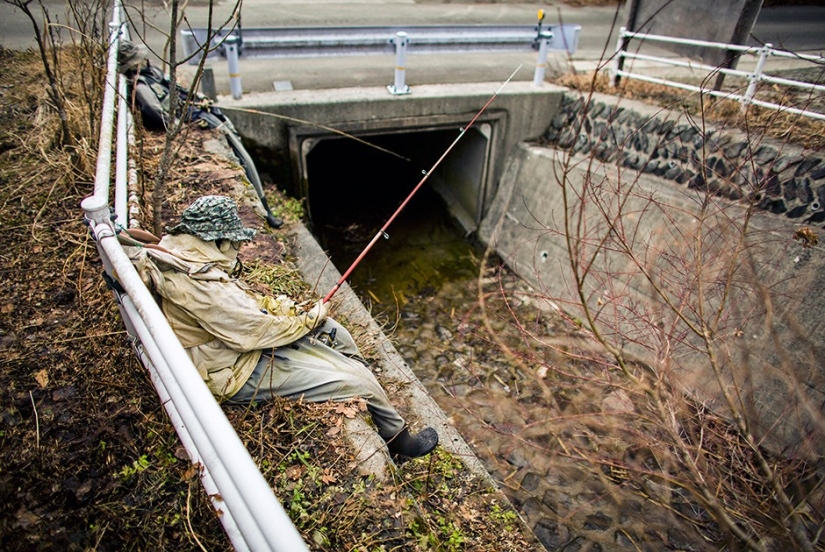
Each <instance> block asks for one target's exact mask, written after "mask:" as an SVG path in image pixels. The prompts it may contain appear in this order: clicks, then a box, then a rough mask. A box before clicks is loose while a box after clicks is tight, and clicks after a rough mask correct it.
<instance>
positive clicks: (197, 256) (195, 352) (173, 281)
mask: <svg viewBox="0 0 825 552" xmlns="http://www.w3.org/2000/svg"><path fill="white" fill-rule="evenodd" d="M160 247H161V248H162V249H148V248H146V249H141V250H139V251H138V252H137V253H136V254H135V255H133V262H134V263H135V266H136V267H137V269H138V272H139V273H140V275H141V277H142V278H143V280H144V282H145V283H146V285H147V286H148V287H149V288H150V289H153V290H155V291H156V292H157V294H158V295H160V296H161V298H162V301H161V306H162V308H163V312H164V314H166V318H167V320H168V321H169V325H170V326H171V327H172V330H174V332H175V334H176V335H177V337H178V339H179V340H180V342H181V344H182V345H183V347H184V348H185V349H186V352H187V353H189V357H190V358H191V359H192V362H193V363H194V365H195V366H196V367H197V369H198V372H200V375H201V377H202V378H203V379H204V381H206V384H207V385H208V386H209V389H210V390H211V391H212V393H213V394H214V395H215V396H216V397H218V398H219V399H227V398H230V397H232V395H234V394H235V393H237V392H238V390H239V389H240V388H241V387H242V386H243V384H244V383H245V382H246V380H247V379H249V376H250V375H251V374H252V371H253V370H254V369H255V365H256V364H257V362H258V360H259V359H260V357H261V350H262V349H268V348H271V347H281V346H283V345H287V344H289V343H292V342H293V341H295V340H297V339H300V338H301V337H303V336H304V335H306V334H307V333H308V332H309V331H310V329H311V328H312V326H313V322H312V321H311V320H309V319H308V317H307V316H306V315H304V314H299V313H298V312H297V309H296V308H295V303H294V302H293V301H292V300H290V299H288V298H287V297H285V296H281V297H277V298H272V297H268V296H265V295H262V294H260V293H258V292H256V291H254V290H252V289H250V288H249V287H248V286H246V285H245V284H244V283H243V282H241V281H239V280H237V279H235V278H231V277H230V276H229V274H228V272H231V271H232V269H233V267H234V266H235V263H236V261H237V251H235V250H234V249H233V248H232V247H231V245H230V244H229V242H226V247H225V249H226V250H225V251H224V250H220V249H218V247H217V245H216V244H215V242H206V241H203V240H201V239H199V238H196V237H195V236H190V235H188V234H179V235H175V236H165V237H164V238H163V239H162V240H161V242H160Z"/></svg>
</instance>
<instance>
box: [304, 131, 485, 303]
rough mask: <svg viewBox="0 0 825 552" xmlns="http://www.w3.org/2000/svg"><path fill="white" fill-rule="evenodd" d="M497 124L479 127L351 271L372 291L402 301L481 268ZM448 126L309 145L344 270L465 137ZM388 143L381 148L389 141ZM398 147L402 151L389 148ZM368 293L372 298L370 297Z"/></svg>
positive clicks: (327, 230) (313, 187)
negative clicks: (477, 246) (478, 237)
mask: <svg viewBox="0 0 825 552" xmlns="http://www.w3.org/2000/svg"><path fill="white" fill-rule="evenodd" d="M485 130H486V131H487V133H489V128H480V129H475V128H471V129H469V130H468V131H467V132H466V133H465V134H464V136H462V137H461V140H460V141H459V142H458V143H457V144H456V146H455V147H454V148H453V149H452V150H451V151H450V153H449V154H448V155H447V157H445V158H444V160H443V161H442V162H441V163H440V164H439V166H438V168H436V170H435V171H433V173H432V175H431V176H430V177H429V178H428V179H427V182H426V183H425V184H424V185H423V186H422V187H421V188H420V189H419V191H418V192H417V193H416V194H415V196H413V198H412V199H411V200H410V202H409V203H408V204H407V205H406V206H405V208H404V210H403V211H402V212H401V213H400V214H399V216H398V217H397V218H396V219H394V220H393V222H392V224H391V225H390V226H389V228H388V229H387V235H388V236H389V241H385V240H383V239H382V240H379V241H378V242H377V243H376V245H375V247H374V248H373V249H372V250H371V251H370V254H369V256H368V257H367V258H365V260H364V261H363V263H362V265H363V266H362V265H359V268H358V270H357V271H356V272H354V273H353V275H352V276H351V278H350V283H351V284H353V285H354V286H355V288H356V290H357V291H359V293H360V294H361V295H362V298H364V299H367V298H369V299H371V300H373V301H378V302H385V301H391V302H393V303H394V302H395V301H396V300H400V301H401V302H404V300H405V299H406V298H407V297H408V296H409V295H410V294H416V293H418V292H419V291H420V290H421V289H423V288H427V287H438V285H439V284H440V283H441V282H443V281H444V280H446V279H450V278H453V277H454V276H455V275H456V273H459V274H462V273H469V272H470V271H472V270H474V267H473V265H472V264H471V263H470V261H471V258H472V255H471V254H470V250H471V249H472V248H473V246H472V244H470V243H469V242H468V241H467V240H466V239H465V234H466V233H467V231H469V230H472V229H473V228H474V227H475V221H476V220H477V218H478V217H479V216H480V213H481V210H482V209H483V205H482V204H481V203H482V202H481V200H480V193H481V192H482V190H483V189H484V177H485V175H486V168H485V165H486V162H487V148H488V137H487V135H485V132H484V131H485ZM459 133H460V129H458V128H445V129H436V130H420V131H412V132H395V133H389V134H376V135H371V136H365V137H362V139H363V140H365V141H368V142H369V143H370V144H372V145H374V146H376V147H371V146H369V145H367V144H364V143H362V142H359V141H357V140H353V139H350V138H345V137H330V138H321V139H315V140H313V142H312V144H311V148H304V151H306V149H309V152H308V153H306V154H305V156H306V157H305V163H304V167H306V169H305V175H304V181H305V185H306V194H307V198H308V210H309V213H310V216H311V220H312V230H313V233H314V234H315V235H316V237H317V239H318V240H319V242H320V243H321V245H322V246H323V247H324V248H325V249H326V250H327V251H328V252H329V254H330V256H331V258H332V261H333V263H334V264H335V265H336V267H337V268H338V269H339V270H340V271H341V272H344V271H345V270H346V269H347V268H348V267H349V265H350V264H351V263H352V262H353V261H354V260H355V259H356V258H357V256H358V255H359V253H360V252H361V251H362V250H363V249H364V247H365V246H366V245H367V244H368V243H369V241H370V240H371V239H372V238H373V237H374V236H375V234H376V233H377V232H378V231H379V230H380V229H381V227H382V226H383V225H384V224H386V222H387V221H388V220H389V219H390V217H392V215H393V213H394V212H395V211H396V210H397V209H398V207H399V206H400V205H401V204H402V202H403V201H404V200H405V199H406V198H407V197H408V196H409V194H410V193H411V192H412V190H413V189H415V187H416V185H417V184H418V183H419V182H420V181H421V180H422V178H424V175H425V172H426V171H429V170H430V168H431V167H432V166H433V165H434V164H435V163H436V162H437V161H438V159H439V158H440V157H441V156H442V155H443V154H444V152H445V151H446V150H447V149H448V148H449V147H450V145H451V144H452V143H453V142H454V141H455V139H456V137H458V136H459ZM379 148H380V149H379ZM388 152H393V153H394V154H395V155H393V154H391V153H388ZM365 295H366V297H365Z"/></svg>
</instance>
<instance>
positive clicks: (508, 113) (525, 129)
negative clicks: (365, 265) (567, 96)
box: [221, 82, 564, 201]
mask: <svg viewBox="0 0 825 552" xmlns="http://www.w3.org/2000/svg"><path fill="white" fill-rule="evenodd" d="M500 87H501V83H475V84H463V85H427V86H417V87H415V89H414V90H413V93H412V94H409V95H404V96H393V95H391V94H389V93H388V92H387V90H386V88H351V89H337V90H314V91H291V92H276V93H267V94H253V95H247V96H245V97H244V99H242V100H238V101H232V100H228V101H226V102H222V103H221V109H223V110H224V111H225V112H226V113H227V114H228V115H229V116H230V117H231V118H232V121H233V122H234V124H235V126H236V127H237V129H238V131H239V132H240V133H241V135H243V137H244V142H245V145H247V147H248V149H250V151H252V152H253V154H257V155H256V159H258V160H260V163H259V165H260V166H261V168H262V169H263V170H265V171H267V172H269V173H270V174H272V175H273V176H274V177H275V178H276V179H277V181H278V182H279V183H281V184H284V185H287V186H290V189H291V190H292V191H293V192H295V193H296V194H297V193H298V192H299V191H300V190H301V187H302V185H305V183H302V177H303V174H302V171H304V170H305V166H303V165H302V163H303V157H304V155H305V154H306V150H305V148H307V147H311V146H312V140H313V139H318V138H319V137H323V136H331V135H334V131H333V130H332V129H335V130H338V131H343V132H347V133H351V134H354V135H357V136H365V135H369V134H375V133H392V132H398V131H400V130H403V129H407V130H416V129H425V130H426V129H428V128H432V129H435V128H445V127H452V128H455V129H456V130H457V131H458V129H460V128H462V127H463V126H464V125H466V124H467V123H469V122H470V120H471V119H472V118H473V116H474V115H475V114H476V113H477V112H478V111H479V110H480V109H481V108H482V106H484V104H485V103H486V102H487V100H489V99H490V97H491V96H492V95H493V94H494V93H495V92H496V90H497V89H498V88H500ZM563 92H564V89H563V88H560V87H556V86H552V85H549V84H545V85H544V86H542V87H534V86H532V84H531V83H525V82H511V83H509V84H508V85H507V86H506V87H504V89H503V90H502V91H501V92H500V93H499V94H498V96H497V97H496V98H495V100H494V101H493V102H492V104H491V105H490V106H489V107H488V109H487V110H486V111H485V113H484V114H483V115H482V116H481V117H480V118H479V119H478V121H477V123H476V125H478V126H480V125H482V124H484V123H488V124H489V128H490V137H489V158H488V161H487V165H486V167H485V170H484V176H485V177H486V182H482V183H481V185H482V186H483V187H484V188H485V200H486V201H489V199H491V198H492V196H493V194H494V193H495V187H494V186H495V182H497V181H498V176H499V175H500V174H501V169H502V167H503V164H504V159H505V158H506V155H507V152H509V151H510V149H511V148H512V147H513V146H514V145H515V144H516V143H517V142H520V141H522V140H529V139H537V138H539V137H540V136H541V135H542V134H543V133H544V131H545V130H546V128H547V122H548V121H549V120H550V119H552V117H553V115H554V114H555V113H556V112H557V110H558V105H559V102H560V101H561V97H562V94H563ZM485 147H486V146H485ZM456 150H457V151H454V153H456V154H458V155H461V154H462V153H461V150H460V149H459V148H456ZM473 155H474V154H473ZM462 193H464V194H466V190H465V191H464V192H462Z"/></svg>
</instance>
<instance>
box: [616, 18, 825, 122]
mask: <svg viewBox="0 0 825 552" xmlns="http://www.w3.org/2000/svg"><path fill="white" fill-rule="evenodd" d="M631 39H638V40H641V41H646V42H664V43H670V44H682V45H686V46H700V47H705V48H716V49H720V50H727V51H732V52H738V53H739V54H745V55H752V56H756V57H757V61H756V66H755V69H754V70H753V71H740V70H736V69H729V68H725V67H715V66H712V65H705V64H702V63H693V62H686V61H680V60H675V59H669V58H663V57H657V56H651V55H646V54H639V53H634V52H629V51H627V50H626V48H627V45H628V42H629V40H631ZM770 57H780V58H785V59H794V60H800V61H808V62H811V63H815V64H818V65H820V66H822V65H823V64H825V57H823V56H814V55H808V54H797V53H794V52H789V51H786V50H777V49H775V48H773V45H772V44H770V43H768V44H765V45H764V46H761V47H760V46H742V45H738V44H725V43H722V42H707V41H703V40H691V39H686V38H675V37H670V36H662V35H654V34H648V33H637V32H631V31H628V30H627V29H626V28H625V27H622V28H621V29H619V37H618V40H617V43H616V53H615V55H614V57H613V62H612V65H611V68H610V84H611V86H616V84H617V82H618V79H619V78H620V77H626V78H632V79H637V80H641V81H646V82H651V83H655V84H662V85H665V86H671V87H674V88H680V89H682V90H690V91H691V92H699V93H702V94H708V95H710V96H716V97H721V98H726V99H729V100H735V101H738V102H740V103H741V104H742V108H743V109H745V108H746V107H747V106H748V105H758V106H760V107H766V108H769V109H776V110H781V111H784V112H788V113H794V114H798V115H803V116H805V117H811V118H814V119H820V120H825V114H823V113H818V112H816V111H810V110H807V109H798V108H796V107H790V106H786V105H781V104H777V103H773V102H766V101H762V100H759V99H757V98H755V97H754V96H755V94H756V91H757V88H758V85H759V83H763V82H764V83H769V84H778V85H782V86H790V87H795V88H800V89H803V90H808V91H810V92H825V86H823V85H820V84H813V83H809V82H802V81H797V80H793V79H784V78H780V77H776V76H770V75H767V74H765V72H764V71H765V63H766V62H767V60H768V59H769V58H770ZM625 59H630V60H640V61H650V62H654V63H661V64H663V65H670V66H674V67H683V68H686V69H699V70H703V71H707V72H708V73H709V74H711V73H722V74H724V75H730V76H733V77H738V78H743V79H745V80H747V82H748V86H747V89H746V90H745V93H744V94H737V93H735V92H726V91H722V90H714V89H712V88H705V87H702V86H696V85H692V84H687V83H682V82H677V81H673V80H670V79H665V78H660V77H653V76H650V75H643V74H640V73H634V72H631V71H625V70H623V69H621V67H622V64H623V60H625Z"/></svg>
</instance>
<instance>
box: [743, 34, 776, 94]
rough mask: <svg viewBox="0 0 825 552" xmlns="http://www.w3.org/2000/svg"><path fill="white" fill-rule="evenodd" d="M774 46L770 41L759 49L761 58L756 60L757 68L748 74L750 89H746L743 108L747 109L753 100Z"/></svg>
mask: <svg viewBox="0 0 825 552" xmlns="http://www.w3.org/2000/svg"><path fill="white" fill-rule="evenodd" d="M772 48H773V44H771V43H770V42H768V43H766V44H765V45H764V46H762V48H760V49H759V59H758V60H757V61H756V68H755V69H754V70H753V73H751V74H750V75H748V89H747V90H746V91H745V96H744V97H743V98H742V109H743V110H745V109H747V107H748V105H750V103H751V100H753V96H754V94H756V87H757V85H758V84H759V81H760V80H762V71H763V70H764V69H765V60H767V59H768V55H769V54H770V53H771V49H772Z"/></svg>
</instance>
